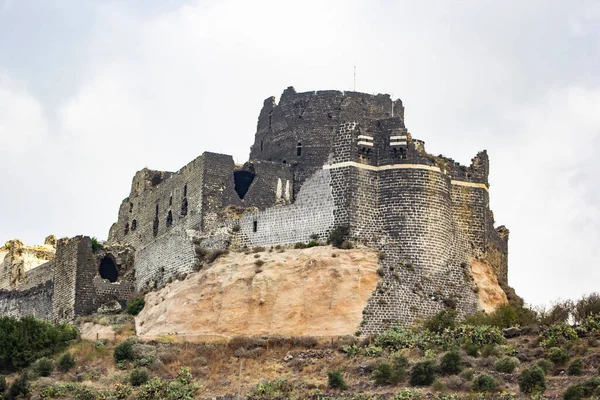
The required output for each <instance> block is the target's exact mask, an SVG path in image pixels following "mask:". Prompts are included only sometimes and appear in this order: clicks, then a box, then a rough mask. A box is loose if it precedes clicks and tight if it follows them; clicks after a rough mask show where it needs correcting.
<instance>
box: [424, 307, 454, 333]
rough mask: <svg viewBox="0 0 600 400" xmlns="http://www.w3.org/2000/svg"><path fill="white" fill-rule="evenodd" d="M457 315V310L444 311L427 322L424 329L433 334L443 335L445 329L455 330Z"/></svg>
mask: <svg viewBox="0 0 600 400" xmlns="http://www.w3.org/2000/svg"><path fill="white" fill-rule="evenodd" d="M456 314H457V313H456V311H455V310H442V311H440V312H438V313H437V314H435V315H433V316H432V317H430V318H428V319H427V320H425V322H424V323H423V328H425V329H427V330H428V331H430V332H433V333H442V332H444V330H445V329H454V327H455V326H456Z"/></svg>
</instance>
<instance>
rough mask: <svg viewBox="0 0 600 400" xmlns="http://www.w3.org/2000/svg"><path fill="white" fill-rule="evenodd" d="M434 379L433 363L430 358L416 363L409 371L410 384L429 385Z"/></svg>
mask: <svg viewBox="0 0 600 400" xmlns="http://www.w3.org/2000/svg"><path fill="white" fill-rule="evenodd" d="M433 381H435V364H434V363H433V361H431V360H427V361H421V362H418V363H416V364H415V365H414V366H413V367H412V370H411V371H410V384H411V385H412V386H429V385H431V384H432V383H433Z"/></svg>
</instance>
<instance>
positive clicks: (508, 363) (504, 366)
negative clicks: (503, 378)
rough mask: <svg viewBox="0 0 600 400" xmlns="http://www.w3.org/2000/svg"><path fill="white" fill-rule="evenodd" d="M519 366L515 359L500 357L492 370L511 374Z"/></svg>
mask: <svg viewBox="0 0 600 400" xmlns="http://www.w3.org/2000/svg"><path fill="white" fill-rule="evenodd" d="M517 365H519V360H517V359H516V358H515V357H502V358H501V359H499V360H497V361H496V362H495V363H494V369H495V370H496V371H498V372H504V373H506V374H512V373H513V372H514V370H515V368H517Z"/></svg>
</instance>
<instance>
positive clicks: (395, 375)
mask: <svg viewBox="0 0 600 400" xmlns="http://www.w3.org/2000/svg"><path fill="white" fill-rule="evenodd" d="M407 368H408V359H407V358H406V357H405V356H403V355H398V356H396V357H394V360H393V362H392V363H390V362H387V361H380V362H378V363H377V364H376V365H375V369H374V370H373V374H372V375H371V377H372V378H373V379H374V380H375V383H377V384H378V385H393V384H396V383H398V382H401V381H403V380H404V378H406V373H407V371H406V370H407Z"/></svg>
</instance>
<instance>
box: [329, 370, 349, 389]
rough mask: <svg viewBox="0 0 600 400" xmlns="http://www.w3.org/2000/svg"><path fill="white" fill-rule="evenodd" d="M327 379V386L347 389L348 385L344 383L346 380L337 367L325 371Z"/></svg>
mask: <svg viewBox="0 0 600 400" xmlns="http://www.w3.org/2000/svg"><path fill="white" fill-rule="evenodd" d="M327 381H328V386H329V387H330V388H331V389H340V390H346V389H348V385H347V384H346V380H345V379H344V376H343V375H342V371H341V370H339V369H338V370H336V371H327Z"/></svg>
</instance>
